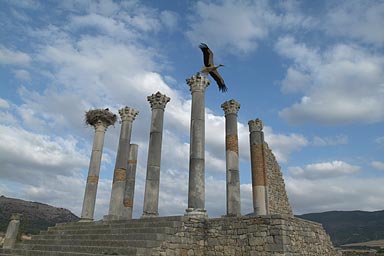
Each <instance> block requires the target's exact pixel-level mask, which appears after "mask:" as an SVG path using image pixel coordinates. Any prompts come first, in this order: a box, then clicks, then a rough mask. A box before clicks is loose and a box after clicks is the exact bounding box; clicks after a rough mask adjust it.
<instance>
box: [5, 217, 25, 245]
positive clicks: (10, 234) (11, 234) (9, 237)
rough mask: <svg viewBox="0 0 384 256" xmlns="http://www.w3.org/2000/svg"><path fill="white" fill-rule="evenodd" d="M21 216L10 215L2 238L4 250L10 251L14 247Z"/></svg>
mask: <svg viewBox="0 0 384 256" xmlns="http://www.w3.org/2000/svg"><path fill="white" fill-rule="evenodd" d="M21 216H22V215H21V214H19V213H13V214H12V215H11V221H10V222H9V224H8V228H7V232H6V233H5V237H4V244H3V248H4V249H12V248H13V247H14V246H15V243H16V238H17V234H18V233H19V228H20V218H21Z"/></svg>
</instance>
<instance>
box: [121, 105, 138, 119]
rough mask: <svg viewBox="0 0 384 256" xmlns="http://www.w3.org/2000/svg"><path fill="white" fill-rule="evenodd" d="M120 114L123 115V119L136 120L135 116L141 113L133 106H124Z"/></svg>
mask: <svg viewBox="0 0 384 256" xmlns="http://www.w3.org/2000/svg"><path fill="white" fill-rule="evenodd" d="M119 114H120V117H121V121H131V122H132V121H133V120H135V117H136V116H137V114H139V111H137V110H136V109H133V108H129V107H124V108H122V109H120V110H119Z"/></svg>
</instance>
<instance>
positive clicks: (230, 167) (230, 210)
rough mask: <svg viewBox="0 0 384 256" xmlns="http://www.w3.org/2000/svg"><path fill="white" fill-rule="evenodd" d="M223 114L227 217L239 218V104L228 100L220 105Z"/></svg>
mask: <svg viewBox="0 0 384 256" xmlns="http://www.w3.org/2000/svg"><path fill="white" fill-rule="evenodd" d="M221 108H222V109H223V110H224V113H225V153H226V176H227V216H241V206H240V174H239V141H238V137H237V113H238V111H239V109H240V104H239V103H237V102H236V101H235V100H229V101H226V102H224V103H223V104H221Z"/></svg>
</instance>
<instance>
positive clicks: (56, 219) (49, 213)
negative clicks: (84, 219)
mask: <svg viewBox="0 0 384 256" xmlns="http://www.w3.org/2000/svg"><path fill="white" fill-rule="evenodd" d="M12 213H22V214H23V221H22V223H21V227H22V229H23V230H24V232H26V233H29V234H37V233H39V231H40V230H46V229H47V228H48V227H51V226H54V225H55V224H56V223H62V222H72V221H78V220H79V217H77V216H76V215H75V214H73V213H72V212H71V211H69V210H67V209H64V208H56V207H53V206H50V205H47V204H42V203H37V202H28V201H24V200H20V199H15V198H7V197H5V196H1V197H0V232H1V231H3V232H5V231H6V229H7V226H8V223H9V220H10V216H11V214H12Z"/></svg>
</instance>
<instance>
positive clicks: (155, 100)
mask: <svg viewBox="0 0 384 256" xmlns="http://www.w3.org/2000/svg"><path fill="white" fill-rule="evenodd" d="M147 99H148V101H149V103H150V104H151V109H154V108H160V109H164V108H165V106H166V105H167V103H168V102H169V101H170V100H171V98H169V97H167V96H166V95H165V94H161V93H160V92H157V93H155V94H152V95H151V96H148V97H147Z"/></svg>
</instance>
